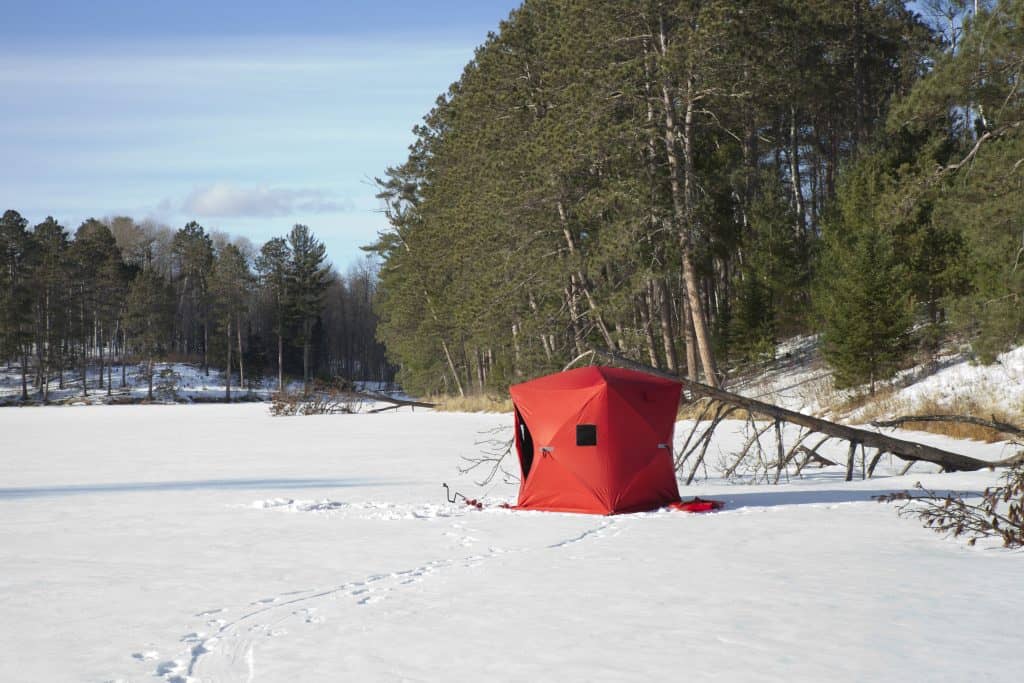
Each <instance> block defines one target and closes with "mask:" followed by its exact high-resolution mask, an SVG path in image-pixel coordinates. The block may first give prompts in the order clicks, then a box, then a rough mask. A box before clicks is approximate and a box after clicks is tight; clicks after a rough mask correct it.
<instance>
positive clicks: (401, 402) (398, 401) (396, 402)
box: [354, 391, 435, 413]
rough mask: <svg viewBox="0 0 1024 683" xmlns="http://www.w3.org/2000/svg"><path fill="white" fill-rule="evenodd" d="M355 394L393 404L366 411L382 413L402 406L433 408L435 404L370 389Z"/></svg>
mask: <svg viewBox="0 0 1024 683" xmlns="http://www.w3.org/2000/svg"><path fill="white" fill-rule="evenodd" d="M354 394H355V395H356V396H358V397H359V398H365V399H368V400H370V401H381V402H382V403H390V404H392V405H389V406H386V407H384V408H374V409H373V410H368V411H366V412H367V413H382V412H384V411H385V410H396V409H398V408H401V407H402V406H410V407H413V408H433V407H434V405H435V404H433V403H424V402H423V401H412V400H409V399H404V398H394V397H393V396H388V395H387V394H377V393H373V392H369V391H357V392H354Z"/></svg>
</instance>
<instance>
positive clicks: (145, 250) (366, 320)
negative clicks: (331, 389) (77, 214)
mask: <svg viewBox="0 0 1024 683" xmlns="http://www.w3.org/2000/svg"><path fill="white" fill-rule="evenodd" d="M0 259H2V261H0V263H2V270H0V359H3V360H5V361H6V362H7V363H8V366H9V367H10V364H11V363H12V361H13V362H16V363H17V364H18V365H19V366H20V371H21V378H22V398H23V400H28V399H29V398H30V397H34V398H38V399H40V400H43V401H46V400H47V399H48V397H49V392H50V389H51V387H56V388H60V389H63V388H64V387H65V384H66V383H72V382H75V383H80V387H81V391H82V393H83V394H88V392H89V391H90V390H93V391H104V390H105V391H107V393H110V391H111V390H112V389H113V384H114V382H115V381H118V380H120V381H121V382H122V383H123V382H124V376H123V373H124V365H125V364H126V363H141V364H143V365H144V367H146V368H147V369H148V375H149V377H150V392H151V393H152V375H153V363H154V361H156V360H176V361H182V362H192V363H195V364H197V365H199V366H200V367H201V368H202V369H203V370H206V371H208V369H209V367H210V366H211V365H213V366H214V367H217V368H220V369H222V370H225V371H226V378H227V395H228V398H230V395H231V384H232V383H233V382H234V384H235V386H236V388H238V389H241V392H244V391H245V390H246V389H247V388H250V387H252V386H253V385H254V384H256V383H258V382H260V381H261V380H262V379H263V378H264V377H265V376H273V377H275V378H276V379H277V386H278V387H279V388H280V386H281V385H282V384H283V383H285V382H286V380H287V378H292V377H294V378H302V379H303V381H304V383H305V384H308V383H309V381H310V380H311V379H313V378H335V377H345V378H348V379H352V380H371V381H378V382H389V381H391V380H392V379H393V369H392V367H391V366H390V365H389V364H388V362H387V360H386V358H385V356H384V349H383V346H382V345H381V344H380V343H379V342H377V340H376V339H375V337H374V335H375V332H376V316H375V313H374V312H373V299H374V296H375V289H376V272H375V267H374V265H373V262H372V260H370V259H367V260H366V261H365V262H363V263H358V264H355V265H353V266H352V267H351V268H350V269H349V270H348V271H347V272H346V273H344V274H341V273H339V272H337V271H336V270H335V269H334V268H333V267H332V266H331V265H330V263H329V262H328V261H327V259H326V252H325V249H324V246H323V244H322V243H321V242H320V241H319V240H317V238H316V237H315V235H314V234H313V233H312V232H311V231H310V230H309V228H308V227H306V226H304V225H296V226H295V227H294V228H292V230H291V231H290V232H289V233H288V235H287V236H284V237H277V238H274V239H271V240H269V241H268V242H267V243H266V244H263V245H262V246H261V247H259V248H256V247H255V246H254V245H253V244H252V243H251V242H250V241H249V240H247V239H246V238H237V239H231V238H230V237H229V236H228V235H226V234H224V233H220V232H215V231H214V232H208V231H206V230H205V229H204V228H203V226H201V225H199V224H198V223H196V222H190V223H188V224H187V225H186V226H184V227H183V228H181V229H180V230H173V229H171V228H169V227H167V226H163V225H159V224H154V223H151V222H145V223H139V222H136V221H135V220H133V219H131V218H129V217H124V216H118V217H113V218H109V219H105V220H97V219H89V220H87V221H85V222H84V223H82V224H81V225H80V226H79V227H78V228H77V230H75V232H74V234H73V235H71V234H69V232H68V230H67V229H66V228H64V226H62V225H60V224H59V223H57V222H56V221H55V220H54V219H53V218H50V217H48V218H47V219H46V220H44V221H43V222H41V223H39V224H38V225H36V226H33V227H29V225H28V221H27V220H26V219H25V218H23V217H22V216H21V215H20V214H19V213H18V212H17V211H13V210H8V211H6V212H5V213H4V214H3V216H2V218H0ZM115 364H116V365H119V366H120V373H119V374H121V377H116V376H115V375H114V374H113V373H114V371H113V367H114V366H115ZM90 369H92V370H93V372H91V373H90ZM96 369H98V371H99V372H98V374H97V373H96V372H95V370H96ZM104 372H106V376H104ZM236 391H237V389H236ZM241 392H238V393H241Z"/></svg>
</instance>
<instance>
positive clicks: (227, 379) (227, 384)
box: [224, 315, 234, 403]
mask: <svg viewBox="0 0 1024 683" xmlns="http://www.w3.org/2000/svg"><path fill="white" fill-rule="evenodd" d="M227 342H228V343H227V351H228V362H227V366H226V369H225V371H224V398H226V399H227V401H228V403H230V402H231V344H232V343H234V342H233V340H232V339H231V316H230V315H229V316H228V330H227Z"/></svg>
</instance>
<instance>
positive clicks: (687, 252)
mask: <svg viewBox="0 0 1024 683" xmlns="http://www.w3.org/2000/svg"><path fill="white" fill-rule="evenodd" d="M661 44H662V52H663V53H664V52H665V51H666V50H667V44H666V37H665V33H664V28H662V32H661ZM661 98H662V106H663V107H664V109H665V112H664V114H665V136H664V137H665V151H666V153H667V155H668V165H669V178H670V187H671V190H672V210H673V215H674V218H675V222H676V230H677V232H678V238H679V249H680V253H681V261H682V267H683V285H684V289H685V290H686V298H687V300H688V301H689V303H690V318H691V320H692V321H693V329H694V338H695V340H696V342H697V350H698V353H699V354H700V358H701V364H702V365H703V368H704V377H705V381H707V383H708V384H709V385H711V386H718V376H717V372H716V370H715V361H714V357H713V355H712V353H711V340H710V335H709V333H708V329H707V319H706V317H705V314H704V309H703V307H702V306H701V303H700V291H699V289H698V283H697V275H696V272H695V269H694V263H693V243H692V236H691V234H690V233H691V231H692V230H693V199H692V192H693V149H692V143H693V140H692V136H693V104H694V102H693V79H692V78H690V79H688V81H687V101H686V113H685V116H684V123H683V133H682V135H681V136H679V135H678V134H677V128H676V120H675V105H674V103H673V102H672V96H671V94H670V91H669V86H668V84H666V83H663V84H662V86H661ZM679 137H682V148H683V164H682V165H680V163H679V156H678V154H676V148H677V146H678V144H679V142H680V141H679V140H678V139H677V138H679ZM681 166H682V167H681ZM680 173H682V175H683V182H682V185H681V184H680V182H679V176H680Z"/></svg>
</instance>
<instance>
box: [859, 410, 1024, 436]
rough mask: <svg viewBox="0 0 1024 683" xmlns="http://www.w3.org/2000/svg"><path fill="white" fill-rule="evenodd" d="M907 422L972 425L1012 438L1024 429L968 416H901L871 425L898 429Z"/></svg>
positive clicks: (1023, 434) (1023, 431)
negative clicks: (1011, 436)
mask: <svg viewBox="0 0 1024 683" xmlns="http://www.w3.org/2000/svg"><path fill="white" fill-rule="evenodd" d="M908 422H952V423H954V424H972V425H978V426H979V427H987V428H988V429H991V430H992V431H994V432H999V433H1000V434H1011V435H1013V436H1024V429H1022V428H1021V427H1018V426H1016V425H1012V424H1010V423H1008V422H1000V421H999V420H997V419H995V418H992V419H991V420H985V419H983V418H980V417H972V416H970V415H903V416H902V417H894V418H893V419H891V420H874V421H873V422H872V423H871V424H872V425H873V426H875V427H899V426H901V425H905V424H907V423H908Z"/></svg>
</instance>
